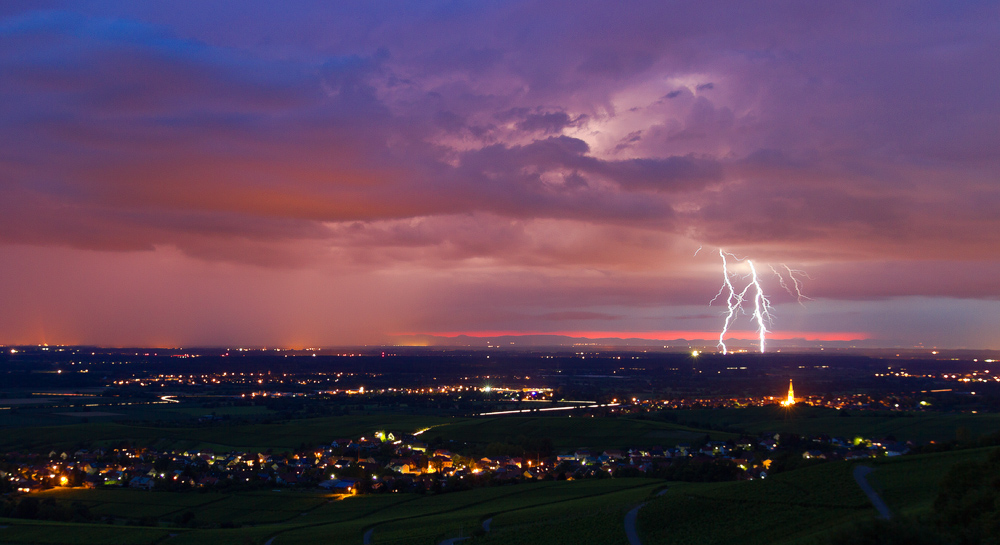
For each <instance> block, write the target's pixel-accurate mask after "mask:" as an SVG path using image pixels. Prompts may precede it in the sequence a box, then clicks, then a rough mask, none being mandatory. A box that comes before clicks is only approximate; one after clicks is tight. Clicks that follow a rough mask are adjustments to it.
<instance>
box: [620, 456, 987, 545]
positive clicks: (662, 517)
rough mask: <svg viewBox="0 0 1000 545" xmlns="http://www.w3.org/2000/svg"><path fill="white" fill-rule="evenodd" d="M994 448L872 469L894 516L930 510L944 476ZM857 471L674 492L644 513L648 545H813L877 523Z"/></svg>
mask: <svg viewBox="0 0 1000 545" xmlns="http://www.w3.org/2000/svg"><path fill="white" fill-rule="evenodd" d="M991 450H992V449H974V450H964V451H955V452H944V453H938V454H924V455H914V456H903V457H899V458H885V459H882V460H879V461H873V462H864V463H865V464H873V465H874V467H875V472H874V473H872V474H870V475H869V476H868V481H869V482H870V483H871V484H872V486H873V487H874V488H875V489H876V491H877V492H879V494H880V495H881V496H882V498H883V499H884V500H885V502H886V504H887V505H888V506H889V509H890V510H891V511H892V512H893V513H894V514H917V513H921V512H926V511H927V510H928V509H930V507H931V504H932V502H933V500H934V497H935V496H936V495H937V487H938V483H939V481H940V479H941V477H943V476H944V474H945V473H946V472H947V471H948V469H949V468H950V467H951V466H952V465H954V464H956V463H958V462H962V461H966V460H975V459H985V458H986V456H987V455H988V453H989V452H990V451H991ZM854 466H855V464H854V463H849V462H833V463H828V464H822V465H817V466H811V467H807V468H803V469H800V470H797V471H792V472H788V473H780V474H777V475H774V476H772V477H769V478H767V479H765V480H762V481H749V482H735V483H716V484H707V485H690V486H688V487H684V488H680V487H671V489H670V490H668V492H667V493H666V494H664V495H663V496H661V497H657V498H655V499H654V500H652V501H650V502H649V505H647V506H646V507H644V508H643V509H642V511H640V513H639V529H640V535H642V537H643V543H644V544H646V545H657V544H667V543H670V544H689V543H690V544H695V543H698V544H705V545H712V544H723V543H741V544H750V545H753V544H761V545H764V544H768V545H782V544H784V545H800V544H801V545H805V544H812V543H816V542H817V541H819V539H820V538H821V537H823V536H825V535H826V534H827V533H828V532H830V531H831V530H833V529H836V528H841V527H844V526H846V525H849V524H852V523H856V522H861V521H864V520H870V519H872V518H874V517H875V516H876V512H875V509H874V508H873V507H872V506H871V504H870V503H869V501H868V499H867V498H866V497H865V496H864V494H863V493H862V492H861V489H860V488H859V487H858V485H857V484H856V482H855V481H854V479H853V476H852V475H851V472H852V471H853V468H854Z"/></svg>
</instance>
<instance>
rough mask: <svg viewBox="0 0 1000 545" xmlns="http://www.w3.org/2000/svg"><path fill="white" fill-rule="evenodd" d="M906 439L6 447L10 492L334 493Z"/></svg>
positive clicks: (697, 470)
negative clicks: (553, 450) (541, 447)
mask: <svg viewBox="0 0 1000 545" xmlns="http://www.w3.org/2000/svg"><path fill="white" fill-rule="evenodd" d="M909 449H910V445H909V444H905V443H899V442H895V441H890V440H870V439H866V438H861V437H857V438H853V439H850V440H848V439H843V438H832V437H828V436H816V437H800V436H798V435H795V434H769V433H768V434H760V435H758V436H755V437H749V436H748V437H744V438H741V439H738V440H729V441H711V440H707V438H706V440H704V441H702V442H700V443H680V444H677V445H675V446H673V447H668V448H663V447H657V446H654V447H649V448H638V447H633V448H621V449H607V450H603V451H594V450H589V449H583V448H581V449H576V450H574V451H572V452H567V453H563V454H556V455H551V456H546V457H541V456H537V455H536V456H531V457H525V456H508V455H489V456H463V455H460V454H457V453H455V452H452V450H450V449H449V448H447V447H441V446H439V445H433V446H432V445H428V443H426V442H423V441H421V438H420V437H419V436H418V435H416V434H412V435H411V434H400V435H395V434H393V433H388V432H385V431H378V432H376V433H374V434H372V435H371V436H365V437H359V438H353V439H335V440H333V441H331V442H330V443H329V444H327V445H321V446H317V447H315V448H311V449H306V450H300V451H297V452H288V453H273V452H214V451H212V450H210V449H200V450H185V451H158V450H153V449H148V448H130V447H122V448H107V449H105V448H98V449H93V450H85V449H81V450H77V451H74V452H57V451H55V450H53V451H50V452H48V453H19V452H11V453H7V454H6V455H5V456H4V457H3V462H2V464H0V481H2V482H3V490H4V492H6V493H15V494H17V493H30V492H34V491H39V490H45V489H50V488H54V487H88V488H104V487H129V488H137V489H158V490H191V489H201V490H211V489H222V488H227V489H232V488H240V487H243V488H254V487H273V488H281V487H299V488H317V487H318V488H322V489H326V490H328V491H330V492H332V493H339V494H365V493H384V492H418V493H420V492H428V491H431V492H444V491H451V490H464V489H468V488H471V487H474V486H484V485H489V484H496V483H506V482H520V481H531V480H572V479H581V478H601V477H622V476H627V477H637V476H650V477H661V478H670V479H673V480H691V481H710V480H740V479H761V478H766V476H767V474H768V472H769V471H771V470H779V469H781V467H779V466H787V467H788V468H791V467H793V466H797V465H800V464H801V463H816V462H819V461H825V460H843V459H846V460H853V459H864V458H872V457H879V456H898V455H901V454H905V453H907V452H908V451H909Z"/></svg>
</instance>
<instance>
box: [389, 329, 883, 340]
mask: <svg viewBox="0 0 1000 545" xmlns="http://www.w3.org/2000/svg"><path fill="white" fill-rule="evenodd" d="M399 335H404V336H408V335H433V336H435V337H449V338H451V337H459V336H462V335H464V336H466V337H521V336H529V335H560V336H566V337H581V338H585V339H614V338H617V339H643V340H649V341H672V340H677V339H684V340H689V341H690V340H705V341H716V340H718V338H719V332H718V331H447V332H433V333H401V334H399ZM767 338H768V339H776V340H793V339H803V340H806V341H861V340H866V339H870V338H871V334H869V333H864V332H860V331H775V332H771V333H768V335H767ZM726 339H738V340H757V332H756V331H730V332H728V334H727V335H726Z"/></svg>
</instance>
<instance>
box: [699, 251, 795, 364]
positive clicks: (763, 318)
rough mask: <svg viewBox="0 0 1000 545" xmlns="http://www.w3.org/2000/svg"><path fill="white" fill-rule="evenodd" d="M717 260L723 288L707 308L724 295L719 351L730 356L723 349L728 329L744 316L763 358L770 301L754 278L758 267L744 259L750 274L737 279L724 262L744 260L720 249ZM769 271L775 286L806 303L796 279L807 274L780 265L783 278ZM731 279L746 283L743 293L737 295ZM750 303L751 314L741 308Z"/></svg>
mask: <svg viewBox="0 0 1000 545" xmlns="http://www.w3.org/2000/svg"><path fill="white" fill-rule="evenodd" d="M719 257H720V258H722V286H721V287H720V288H719V292H718V293H716V294H715V297H713V298H712V300H711V301H709V303H708V304H709V305H711V304H713V303H715V302H716V301H717V300H719V299H720V298H721V297H723V294H725V300H726V310H725V312H724V314H725V320H724V321H723V323H722V332H721V333H719V344H718V347H719V348H720V349H721V350H722V353H723V354H728V353H729V349H728V347H727V346H726V334H727V333H728V332H729V328H730V327H731V326H732V324H733V322H735V321H736V318H737V316H739V314H740V313H741V312H743V313H745V314H749V315H750V316H751V320H752V321H753V323H755V324H756V325H757V338H758V342H759V345H760V352H761V353H762V354H763V353H764V351H765V350H766V349H767V334H768V333H769V331H768V329H767V327H768V325H770V324H771V301H769V300H768V298H767V296H766V295H765V294H764V287H763V286H762V285H761V279H760V276H759V275H758V274H757V267H756V266H755V265H754V263H753V260H751V259H746V263H747V265H748V266H749V267H750V274H748V275H744V276H740V275H738V274H736V273H734V272H731V271H730V270H729V262H728V260H727V259H726V258H727V257H730V258H732V259H734V260H736V261H743V260H744V259H745V258H739V257H736V255H734V254H731V253H729V252H726V251H724V250H723V249H722V248H719ZM769 267H770V268H771V271H772V272H773V273H774V274H775V276H777V277H778V283H779V284H781V287H783V288H784V289H785V290H786V291H788V293H789V294H791V295H792V296H793V297H795V298H796V300H797V301H798V302H799V304H802V301H803V300H804V299H809V298H808V297H806V296H805V295H803V294H802V281H801V280H800V279H799V277H805V278H809V275H808V274H806V273H805V272H804V271H800V270H797V269H792V268H789V267H788V266H787V265H785V264H783V263H782V264H781V267H783V268H784V270H785V274H784V275H783V274H782V273H780V272H779V271H778V270H777V269H775V268H774V267H773V266H769ZM786 276H787V278H788V280H787V281H786V279H785V278H786ZM733 277H736V278H739V279H741V280H743V279H746V280H747V283H746V285H745V286H744V287H743V289H742V290H739V291H737V289H736V286H734V285H733V281H732V278H733ZM750 300H752V301H753V312H749V311H748V310H746V309H745V308H744V304H745V303H748V302H749V301H750Z"/></svg>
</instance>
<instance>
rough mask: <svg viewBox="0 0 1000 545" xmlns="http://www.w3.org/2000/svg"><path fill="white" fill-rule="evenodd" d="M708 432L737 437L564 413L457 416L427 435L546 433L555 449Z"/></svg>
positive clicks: (649, 442)
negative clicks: (483, 416) (539, 415)
mask: <svg viewBox="0 0 1000 545" xmlns="http://www.w3.org/2000/svg"><path fill="white" fill-rule="evenodd" d="M706 433H709V434H711V436H712V438H713V439H720V440H724V439H730V438H735V437H737V436H736V435H734V434H730V433H724V432H706V431H705V430H699V429H694V428H689V427H686V426H680V425H677V424H670V423H666V422H658V421H654V420H638V419H633V418H576V417H574V418H567V417H565V416H552V417H548V416H543V417H522V416H503V417H495V418H475V419H465V420H457V421H454V422H451V423H447V424H444V425H442V426H440V427H436V428H434V429H433V430H431V431H429V432H427V437H437V436H440V437H442V438H443V439H445V440H456V441H468V442H471V443H478V444H487V443H493V442H504V441H508V440H515V439H516V438H517V437H518V436H522V435H523V436H525V437H532V438H538V437H548V438H551V440H552V443H553V446H554V447H555V448H556V449H557V450H566V449H574V448H578V447H583V448H593V449H606V448H619V447H633V446H635V447H652V446H662V447H672V446H674V445H676V444H677V443H684V442H691V441H695V440H699V439H702V438H704V437H705V434H706Z"/></svg>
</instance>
